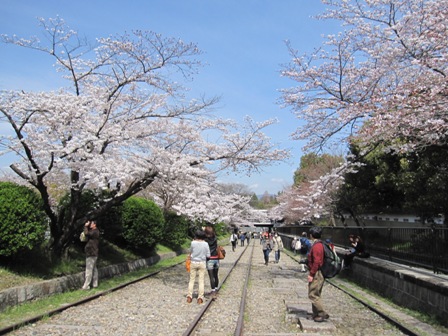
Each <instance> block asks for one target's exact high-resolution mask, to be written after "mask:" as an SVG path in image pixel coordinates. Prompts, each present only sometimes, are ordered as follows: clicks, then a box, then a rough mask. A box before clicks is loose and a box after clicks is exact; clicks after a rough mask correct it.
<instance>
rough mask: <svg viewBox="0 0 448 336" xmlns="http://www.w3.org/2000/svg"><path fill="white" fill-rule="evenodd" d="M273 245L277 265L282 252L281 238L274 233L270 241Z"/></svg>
mask: <svg viewBox="0 0 448 336" xmlns="http://www.w3.org/2000/svg"><path fill="white" fill-rule="evenodd" d="M272 241H273V243H274V251H275V263H276V264H278V262H279V261H280V251H283V241H282V237H280V236H279V235H278V233H275V235H274V239H272Z"/></svg>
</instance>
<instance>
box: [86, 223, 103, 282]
mask: <svg viewBox="0 0 448 336" xmlns="http://www.w3.org/2000/svg"><path fill="white" fill-rule="evenodd" d="M84 234H85V236H86V237H87V243H86V246H85V247H84V251H85V253H86V273H85V275H86V279H85V282H84V285H83V286H82V289H85V290H87V289H90V285H91V284H92V287H93V288H95V287H98V269H97V267H96V262H97V260H98V252H99V238H100V231H99V230H98V228H97V227H96V222H95V221H87V223H86V224H85V225H84Z"/></svg>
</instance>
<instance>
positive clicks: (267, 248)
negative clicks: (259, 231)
mask: <svg viewBox="0 0 448 336" xmlns="http://www.w3.org/2000/svg"><path fill="white" fill-rule="evenodd" d="M262 248H263V255H264V264H265V265H267V264H269V253H271V251H272V249H273V243H272V239H271V237H269V236H265V237H264V239H263V247H262Z"/></svg>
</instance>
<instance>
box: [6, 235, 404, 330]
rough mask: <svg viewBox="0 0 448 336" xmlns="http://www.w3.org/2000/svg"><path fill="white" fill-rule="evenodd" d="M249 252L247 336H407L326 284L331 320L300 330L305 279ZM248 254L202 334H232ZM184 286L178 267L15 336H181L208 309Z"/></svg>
mask: <svg viewBox="0 0 448 336" xmlns="http://www.w3.org/2000/svg"><path fill="white" fill-rule="evenodd" d="M251 245H252V246H250V247H249V248H250V249H251V248H252V247H254V249H255V250H254V254H253V260H252V261H251V277H250V280H249V289H248V296H247V308H246V312H245V318H244V335H246V336H251V335H252V336H255V335H274V334H281V335H311V334H315V335H322V334H330V335H402V334H401V333H400V332H399V331H398V330H397V329H395V328H392V327H390V326H389V325H388V324H387V323H386V322H384V320H383V319H382V318H380V317H379V316H377V315H376V314H374V313H373V312H371V311H370V310H368V309H367V308H365V307H364V306H362V305H361V304H359V303H357V302H355V301H354V300H353V299H352V298H350V297H349V296H347V295H346V294H344V293H343V292H341V291H339V290H337V289H336V288H334V287H333V286H331V285H328V284H326V285H325V286H324V289H323V300H324V305H325V307H326V309H327V310H328V312H329V314H330V315H331V318H330V320H329V321H328V322H324V323H315V322H313V321H303V323H302V325H303V327H304V330H303V331H302V330H301V329H300V328H299V327H298V326H297V316H299V317H300V316H303V314H306V311H307V310H308V311H310V309H311V305H310V303H309V301H308V298H307V283H306V273H301V272H299V271H298V264H297V263H296V262H295V261H294V260H292V259H291V258H290V257H289V256H287V255H285V254H282V256H281V260H280V262H279V263H278V264H275V263H273V259H274V258H273V253H272V254H271V262H270V263H269V265H267V266H266V265H264V260H263V254H262V250H261V245H260V244H259V241H258V240H252V241H251ZM226 250H227V256H226V259H224V260H222V261H221V268H220V280H221V281H222V280H223V279H224V276H225V274H227V273H228V271H229V269H230V268H231V266H232V265H233V263H234V262H235V260H236V258H237V257H238V256H239V255H240V254H241V252H242V251H243V248H242V247H240V246H238V248H237V250H236V251H235V252H232V249H231V247H227V248H226ZM247 252H250V251H247ZM249 255H250V253H245V255H243V256H242V258H241V263H240V266H238V268H237V269H236V270H235V272H234V273H232V275H231V276H230V277H229V278H228V282H227V283H226V284H224V285H223V286H222V287H221V289H220V291H219V295H218V298H217V299H216V301H215V302H214V303H213V304H212V308H211V312H210V313H209V314H208V315H207V317H206V319H205V320H204V322H203V324H202V325H201V326H200V327H199V328H198V331H197V332H196V334H197V335H214V336H220V335H233V333H234V330H235V323H236V320H237V318H238V312H239V305H240V300H241V290H242V285H243V283H244V282H245V280H246V279H245V274H246V268H247V265H248V263H249ZM205 284H206V292H207V291H209V290H210V285H209V281H208V277H206V282H205ZM187 286H188V273H186V272H185V267H184V266H183V265H180V266H177V267H173V268H170V269H168V270H166V271H163V272H160V273H159V274H158V275H156V276H154V277H151V278H148V279H146V280H144V281H141V282H139V283H136V284H133V285H130V286H128V287H125V288H124V289H122V290H119V291H116V292H112V293H110V294H108V295H105V296H103V297H101V298H100V299H98V300H94V301H91V302H88V303H86V304H84V305H82V306H78V307H73V308H70V309H67V310H65V311H64V312H62V313H61V314H58V315H55V316H53V317H51V318H48V319H46V320H44V321H40V322H38V323H35V324H32V325H29V326H25V327H23V328H21V329H19V330H17V331H15V332H13V333H11V335H36V336H37V335H45V336H48V335H64V336H69V335H92V334H95V335H108V336H113V335H117V336H118V335H120V336H127V335H163V336H167V335H168V336H171V335H173V336H177V335H182V333H183V332H184V331H185V329H186V328H187V327H188V325H189V324H190V323H191V321H192V320H193V319H194V318H195V316H196V314H197V313H198V312H199V311H200V310H201V309H202V308H203V305H198V304H197V303H196V300H193V303H191V304H188V303H187V302H186V292H187ZM206 300H207V301H208V300H210V299H206ZM302 320H303V319H301V321H302Z"/></svg>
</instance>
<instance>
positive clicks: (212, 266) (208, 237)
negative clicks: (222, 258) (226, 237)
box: [204, 224, 219, 298]
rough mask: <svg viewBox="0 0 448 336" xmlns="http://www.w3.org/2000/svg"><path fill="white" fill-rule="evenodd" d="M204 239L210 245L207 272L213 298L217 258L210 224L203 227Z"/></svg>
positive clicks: (216, 248) (216, 278)
mask: <svg viewBox="0 0 448 336" xmlns="http://www.w3.org/2000/svg"><path fill="white" fill-rule="evenodd" d="M204 231H205V241H206V242H207V243H208V246H209V247H210V258H208V259H207V272H208V276H209V278H210V287H211V289H212V291H211V293H210V294H211V295H212V297H213V298H214V297H215V296H216V293H217V291H218V285H219V278H218V272H219V259H218V239H217V238H216V233H215V228H214V227H213V226H212V225H211V224H210V225H207V226H206V227H205V228H204Z"/></svg>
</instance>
